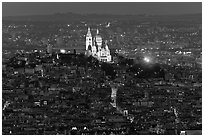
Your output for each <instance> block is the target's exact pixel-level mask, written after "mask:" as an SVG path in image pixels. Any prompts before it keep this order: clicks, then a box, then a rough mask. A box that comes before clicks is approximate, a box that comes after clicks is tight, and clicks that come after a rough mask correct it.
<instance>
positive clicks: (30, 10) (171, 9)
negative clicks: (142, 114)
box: [2, 2, 202, 17]
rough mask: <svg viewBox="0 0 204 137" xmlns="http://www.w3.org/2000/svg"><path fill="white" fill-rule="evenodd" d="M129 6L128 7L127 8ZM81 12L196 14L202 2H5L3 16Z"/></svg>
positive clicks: (199, 10) (200, 10)
mask: <svg viewBox="0 0 204 137" xmlns="http://www.w3.org/2000/svg"><path fill="white" fill-rule="evenodd" d="M127 7H128V8H127ZM68 12H73V13H79V14H115V15H116V14H118V15H125V14H135V15H137V14H150V15H170V14H196V13H202V3H201V2H3V3H2V16H3V17H4V16H27V15H47V14H54V13H68Z"/></svg>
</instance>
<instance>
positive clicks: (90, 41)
mask: <svg viewBox="0 0 204 137" xmlns="http://www.w3.org/2000/svg"><path fill="white" fill-rule="evenodd" d="M85 54H86V55H88V56H90V55H91V56H93V57H95V58H97V59H98V60H99V61H102V62H111V55H110V50H109V48H108V45H107V41H105V42H104V43H103V41H102V37H101V36H100V35H99V30H98V29H97V32H96V36H95V37H92V35H91V30H90V28H88V32H87V34H86V52H85Z"/></svg>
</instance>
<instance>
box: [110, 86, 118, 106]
mask: <svg viewBox="0 0 204 137" xmlns="http://www.w3.org/2000/svg"><path fill="white" fill-rule="evenodd" d="M111 90H112V92H111V100H112V101H113V102H112V103H111V104H112V106H113V107H116V106H117V105H116V97H117V91H118V88H117V87H116V86H111Z"/></svg>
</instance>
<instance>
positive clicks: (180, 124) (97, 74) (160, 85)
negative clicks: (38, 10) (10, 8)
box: [2, 13, 202, 135]
mask: <svg viewBox="0 0 204 137" xmlns="http://www.w3.org/2000/svg"><path fill="white" fill-rule="evenodd" d="M54 16H55V17H56V18H57V19H58V18H60V17H63V16H72V13H69V14H67V15H64V14H61V15H59V14H56V15H53V17H52V18H54ZM73 16H74V15H73ZM92 16H93V17H94V16H96V15H92ZM101 16H102V15H101ZM36 18H37V17H36ZM36 18H35V19H36ZM70 18H71V17H70ZM87 18H88V17H87ZM162 18H166V17H164V16H162V17H161V18H160V17H157V16H147V15H139V16H138V18H134V19H132V17H130V18H125V19H122V17H121V18H120V19H117V18H115V17H110V19H109V18H108V19H105V17H104V18H101V19H95V20H94V19H93V20H91V19H89V20H74V21H72V20H69V21H67V22H66V21H62V22H54V21H53V22H46V21H29V20H27V21H19V20H15V19H14V20H9V19H5V20H4V18H3V23H2V25H3V26H2V34H3V36H2V88H3V89H2V134H4V135H21V134H24V135H34V134H35V135H180V134H201V131H202V22H201V15H197V14H195V15H185V16H182V17H181V18H180V17H179V20H178V19H177V17H176V15H175V17H174V16H172V17H170V19H169V20H167V19H163V20H162ZM190 18H193V20H192V19H190ZM36 20H37V19H36ZM88 28H90V30H91V34H92V36H94V35H97V36H98V37H99V36H100V38H102V39H103V42H102V43H103V44H107V45H108V48H109V49H110V54H111V61H109V62H107V61H104V60H98V59H97V58H95V57H94V56H92V55H87V54H85V53H86V37H87V32H88ZM98 33H99V34H98ZM96 39H97V37H96ZM103 44H102V45H103Z"/></svg>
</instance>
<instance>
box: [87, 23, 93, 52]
mask: <svg viewBox="0 0 204 137" xmlns="http://www.w3.org/2000/svg"><path fill="white" fill-rule="evenodd" d="M89 45H90V46H91V47H92V36H91V30H90V27H88V32H87V34H86V50H88V46H89Z"/></svg>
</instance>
